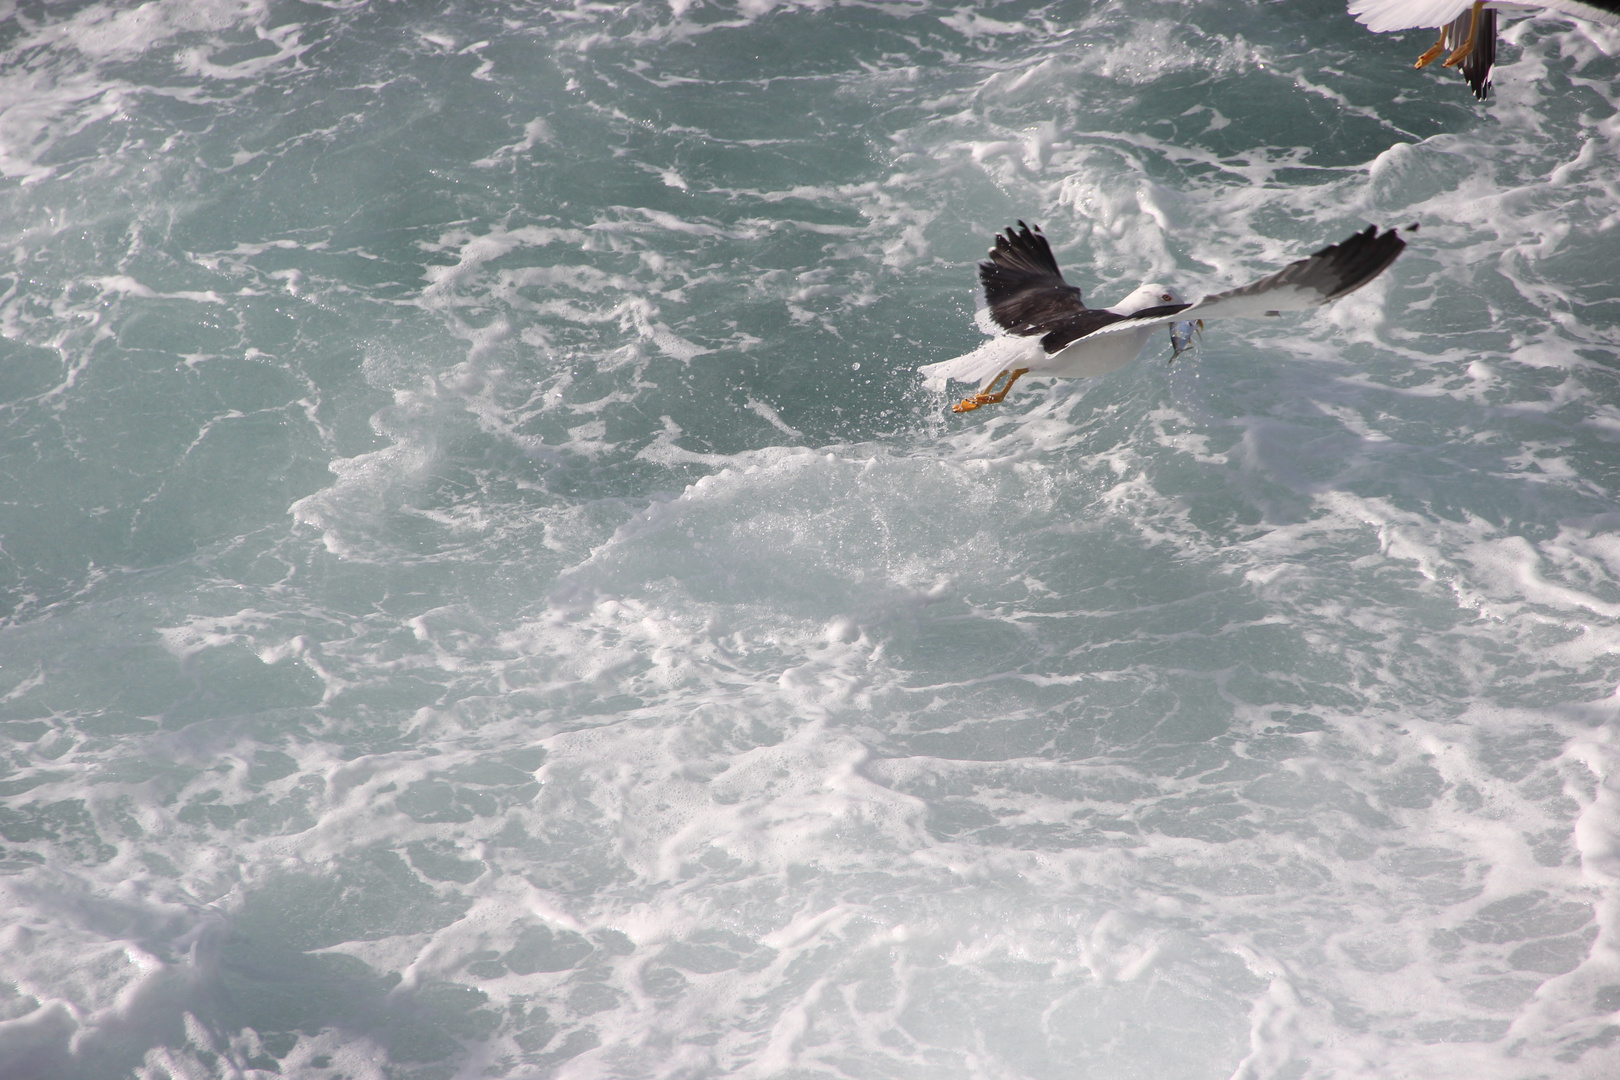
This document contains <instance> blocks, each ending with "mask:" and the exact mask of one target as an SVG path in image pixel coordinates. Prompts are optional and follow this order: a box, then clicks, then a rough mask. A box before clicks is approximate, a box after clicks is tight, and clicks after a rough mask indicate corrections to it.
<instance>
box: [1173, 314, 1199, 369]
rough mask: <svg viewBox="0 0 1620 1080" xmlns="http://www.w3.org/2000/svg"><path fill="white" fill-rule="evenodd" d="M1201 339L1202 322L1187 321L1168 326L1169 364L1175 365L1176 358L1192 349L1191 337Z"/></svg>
mask: <svg viewBox="0 0 1620 1080" xmlns="http://www.w3.org/2000/svg"><path fill="white" fill-rule="evenodd" d="M1195 334H1196V335H1197V336H1198V337H1200V338H1202V337H1203V334H1204V320H1203V319H1198V320H1196V322H1195V321H1194V320H1191V319H1189V320H1187V321H1186V322H1176V323H1171V324H1170V362H1171V363H1175V360H1176V357H1178V356H1180V355H1181V354H1182V353H1184V352H1186V351H1187V350H1188V349H1190V348H1192V347H1193V336H1194V335H1195Z"/></svg>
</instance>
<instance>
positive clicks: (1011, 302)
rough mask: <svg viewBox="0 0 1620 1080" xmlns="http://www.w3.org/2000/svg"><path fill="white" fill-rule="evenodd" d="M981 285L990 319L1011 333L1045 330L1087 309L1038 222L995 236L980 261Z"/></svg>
mask: <svg viewBox="0 0 1620 1080" xmlns="http://www.w3.org/2000/svg"><path fill="white" fill-rule="evenodd" d="M979 284H981V285H983V286H984V299H985V302H986V303H987V304H989V305H990V317H991V318H992V319H994V320H995V321H996V325H997V326H1000V327H1001V328H1002V329H1004V330H1007V331H1009V332H1010V333H1014V334H1019V335H1023V336H1028V335H1031V334H1045V333H1047V332H1048V331H1050V330H1052V329H1053V327H1054V325H1055V324H1057V323H1059V322H1061V321H1063V320H1065V319H1069V318H1072V317H1074V316H1076V315H1079V314H1080V313H1082V312H1086V311H1088V309H1087V307H1086V305H1085V304H1084V303H1083V302H1081V299H1080V290H1079V289H1077V288H1075V287H1074V286H1073V285H1070V284H1069V283H1068V282H1066V281H1064V280H1063V272H1062V271H1060V270H1059V269H1058V265H1057V260H1056V259H1054V258H1053V257H1052V246H1051V245H1050V244H1048V243H1047V242H1046V237H1045V236H1043V235H1041V228H1040V226H1039V225H1037V226H1035V227H1034V228H1033V229H1032V228H1030V227H1029V226H1028V225H1025V224H1024V223H1023V222H1022V221H1020V222H1019V223H1018V228H1017V229H1016V230H1015V229H1008V230H1007V231H1006V232H1005V233H1001V234H998V235H997V236H996V246H995V247H993V248H991V249H990V258H989V259H988V260H987V261H985V262H981V263H980V264H979ZM1087 332H1088V333H1089V331H1087ZM1071 340H1072V339H1071Z"/></svg>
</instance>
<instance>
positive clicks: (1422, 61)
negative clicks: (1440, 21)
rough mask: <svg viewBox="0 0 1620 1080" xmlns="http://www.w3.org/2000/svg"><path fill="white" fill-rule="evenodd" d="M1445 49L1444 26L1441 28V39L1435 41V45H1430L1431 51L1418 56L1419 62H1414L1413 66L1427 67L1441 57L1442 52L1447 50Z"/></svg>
mask: <svg viewBox="0 0 1620 1080" xmlns="http://www.w3.org/2000/svg"><path fill="white" fill-rule="evenodd" d="M1445 51H1446V28H1445V27H1443V26H1442V27H1441V28H1440V40H1439V41H1437V42H1435V43H1434V44H1433V45H1430V46H1429V51H1428V52H1426V53H1424V54H1423V55H1422V56H1420V57H1418V58H1417V63H1415V64H1413V65H1412V66H1413V67H1415V68H1426V67H1428V66H1429V65H1430V64H1432V63H1434V62H1435V61H1436V60H1438V59H1440V54H1441V53H1443V52H1445Z"/></svg>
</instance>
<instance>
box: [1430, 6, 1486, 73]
mask: <svg viewBox="0 0 1620 1080" xmlns="http://www.w3.org/2000/svg"><path fill="white" fill-rule="evenodd" d="M1484 10H1485V0H1474V17H1473V19H1472V20H1471V21H1470V22H1469V24H1468V40H1467V41H1465V42H1463V43H1462V44H1461V45H1459V46H1457V48H1456V51H1454V52H1453V53H1452V54H1451V55H1450V56H1448V57H1446V60H1445V63H1444V64H1442V65H1440V66H1441V67H1456V66H1457V65H1458V64H1460V63H1462V62H1463V61H1464V60H1466V59H1468V54H1469V53H1471V52H1473V51H1474V38H1475V36H1477V35H1478V34H1479V13H1480V12H1482V11H1484Z"/></svg>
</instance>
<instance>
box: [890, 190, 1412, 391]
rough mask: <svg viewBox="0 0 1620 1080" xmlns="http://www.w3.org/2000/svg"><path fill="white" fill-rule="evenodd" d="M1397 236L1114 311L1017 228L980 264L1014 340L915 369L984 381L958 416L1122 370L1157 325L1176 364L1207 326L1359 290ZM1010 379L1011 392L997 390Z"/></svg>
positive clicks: (1157, 295)
mask: <svg viewBox="0 0 1620 1080" xmlns="http://www.w3.org/2000/svg"><path fill="white" fill-rule="evenodd" d="M1416 228H1417V226H1416V225H1412V226H1409V227H1408V230H1407V231H1408V232H1410V231H1413V230H1415V229H1416ZM1396 232H1397V230H1395V229H1387V230H1385V231H1384V232H1382V233H1380V232H1379V231H1378V227H1377V226H1376V225H1369V226H1367V228H1366V229H1364V230H1363V231H1361V232H1358V233H1356V234H1355V235H1353V236H1351V237H1350V238H1349V239H1348V240H1345V241H1343V242H1342V243H1338V244H1333V245H1332V246H1330V247H1325V248H1323V249H1322V250H1321V251H1318V252H1317V253H1316V254H1314V255H1312V256H1310V257H1309V258H1306V259H1300V260H1299V261H1298V262H1293V263H1289V264H1288V265H1287V266H1285V267H1283V268H1282V269H1281V270H1279V271H1277V272H1276V273H1275V274H1272V275H1270V276H1269V277H1263V278H1261V279H1260V280H1259V281H1256V282H1255V283H1254V284H1252V285H1245V286H1243V287H1242V288H1240V289H1228V290H1227V291H1226V292H1221V293H1215V294H1214V295H1213V296H1206V297H1204V298H1203V299H1201V300H1199V301H1198V302H1197V303H1193V304H1189V303H1187V302H1186V301H1185V300H1183V299H1182V298H1181V294H1180V293H1178V292H1176V290H1175V289H1172V288H1170V287H1169V286H1168V285H1160V284H1158V283H1157V282H1150V283H1149V284H1146V285H1143V286H1141V287H1139V288H1138V289H1137V290H1136V291H1135V292H1133V293H1131V294H1130V295H1129V296H1127V297H1126V298H1125V299H1123V300H1121V301H1120V302H1119V303H1118V304H1116V305H1115V306H1113V307H1111V308H1088V307H1086V305H1085V304H1084V303H1082V302H1081V300H1080V290H1079V289H1077V288H1075V287H1074V286H1073V285H1070V284H1069V283H1068V282H1067V281H1064V280H1063V272H1062V271H1060V270H1059V269H1058V265H1057V260H1056V259H1055V258H1053V257H1052V246H1051V245H1050V244H1048V243H1047V242H1046V236H1045V235H1044V234H1043V233H1042V232H1041V229H1040V226H1038V225H1036V226H1029V225H1025V224H1024V223H1023V222H1022V221H1020V222H1019V223H1018V227H1017V228H1016V229H1008V230H1007V231H1006V232H1005V233H1002V234H999V235H997V237H996V246H995V247H993V248H991V249H990V258H989V259H988V260H987V261H985V262H981V263H980V264H979V283H980V284H981V285H983V286H984V298H985V302H986V303H988V304H989V305H990V318H991V319H992V320H994V321H995V323H996V325H998V326H1000V327H1001V328H1002V329H1003V330H1006V331H1007V333H1006V334H998V335H996V336H995V337H993V338H991V339H990V340H989V341H988V342H986V343H985V344H983V345H981V346H980V347H979V348H977V349H975V350H973V351H972V352H970V353H968V354H967V355H965V356H958V357H956V358H955V359H953V360H942V361H940V362H939V363H937V364H927V365H925V366H923V367H920V368H918V369H917V370H918V371H920V372H921V373H922V374H923V376H924V377H925V378H927V379H928V380H930V381H932V382H943V381H945V380H947V379H956V380H958V381H960V382H969V383H978V384H979V392H978V393H976V394H974V395H973V396H972V397H967V398H963V399H962V401H961V403H960V404H957V405H955V406H952V410H951V411H953V412H959V413H960V412H972V411H973V410H974V409H977V408H978V407H979V406H981V405H993V404H995V403H997V402H999V401H1001V400H1002V399H1003V398H1005V397H1006V396H1007V391H1009V390H1011V389H1012V385H1013V383H1015V382H1017V381H1018V379H1019V377H1020V376H1023V375H1035V376H1048V375H1052V376H1057V377H1058V378H1064V379H1080V378H1088V377H1091V376H1094V375H1106V374H1108V373H1109V372H1110V371H1117V370H1118V369H1119V368H1122V367H1124V366H1125V365H1126V364H1128V363H1130V362H1131V361H1132V360H1134V359H1136V357H1137V355H1138V354H1139V353H1141V352H1142V350H1143V348H1144V347H1145V346H1146V345H1147V343H1148V339H1149V338H1150V337H1152V336H1153V330H1154V328H1155V327H1158V326H1164V325H1166V324H1168V325H1169V326H1170V346H1171V349H1172V355H1171V357H1170V358H1171V359H1172V360H1174V359H1175V358H1176V356H1179V355H1180V354H1181V352H1182V351H1183V349H1185V348H1186V347H1187V346H1188V345H1189V344H1191V341H1192V334H1193V327H1194V326H1197V327H1198V328H1199V329H1200V330H1201V329H1202V328H1203V325H1204V320H1205V319H1221V318H1227V317H1235V316H1244V317H1253V316H1256V315H1280V314H1282V313H1283V312H1285V311H1304V310H1306V309H1308V308H1313V307H1320V306H1321V305H1323V304H1326V303H1329V302H1331V301H1333V300H1337V299H1338V298H1339V297H1341V296H1345V295H1348V294H1349V293H1353V292H1355V291H1356V290H1357V289H1359V288H1361V287H1362V286H1363V285H1365V284H1367V282H1369V281H1371V280H1372V279H1373V278H1375V277H1377V276H1378V275H1379V274H1381V273H1383V272H1384V270H1385V268H1386V267H1388V266H1389V264H1390V263H1392V262H1394V261H1395V257H1396V256H1397V255H1399V254H1400V253H1401V249H1402V248H1404V247H1405V246H1406V241H1404V240H1402V239H1401V238H1400V237H1399V236H1398V235H1396ZM1003 377H1005V378H1006V380H1007V382H1006V385H1005V386H1002V387H1001V388H1000V389H999V390H998V389H996V386H997V384H999V383H1000V382H1001V380H1002V378H1003Z"/></svg>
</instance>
